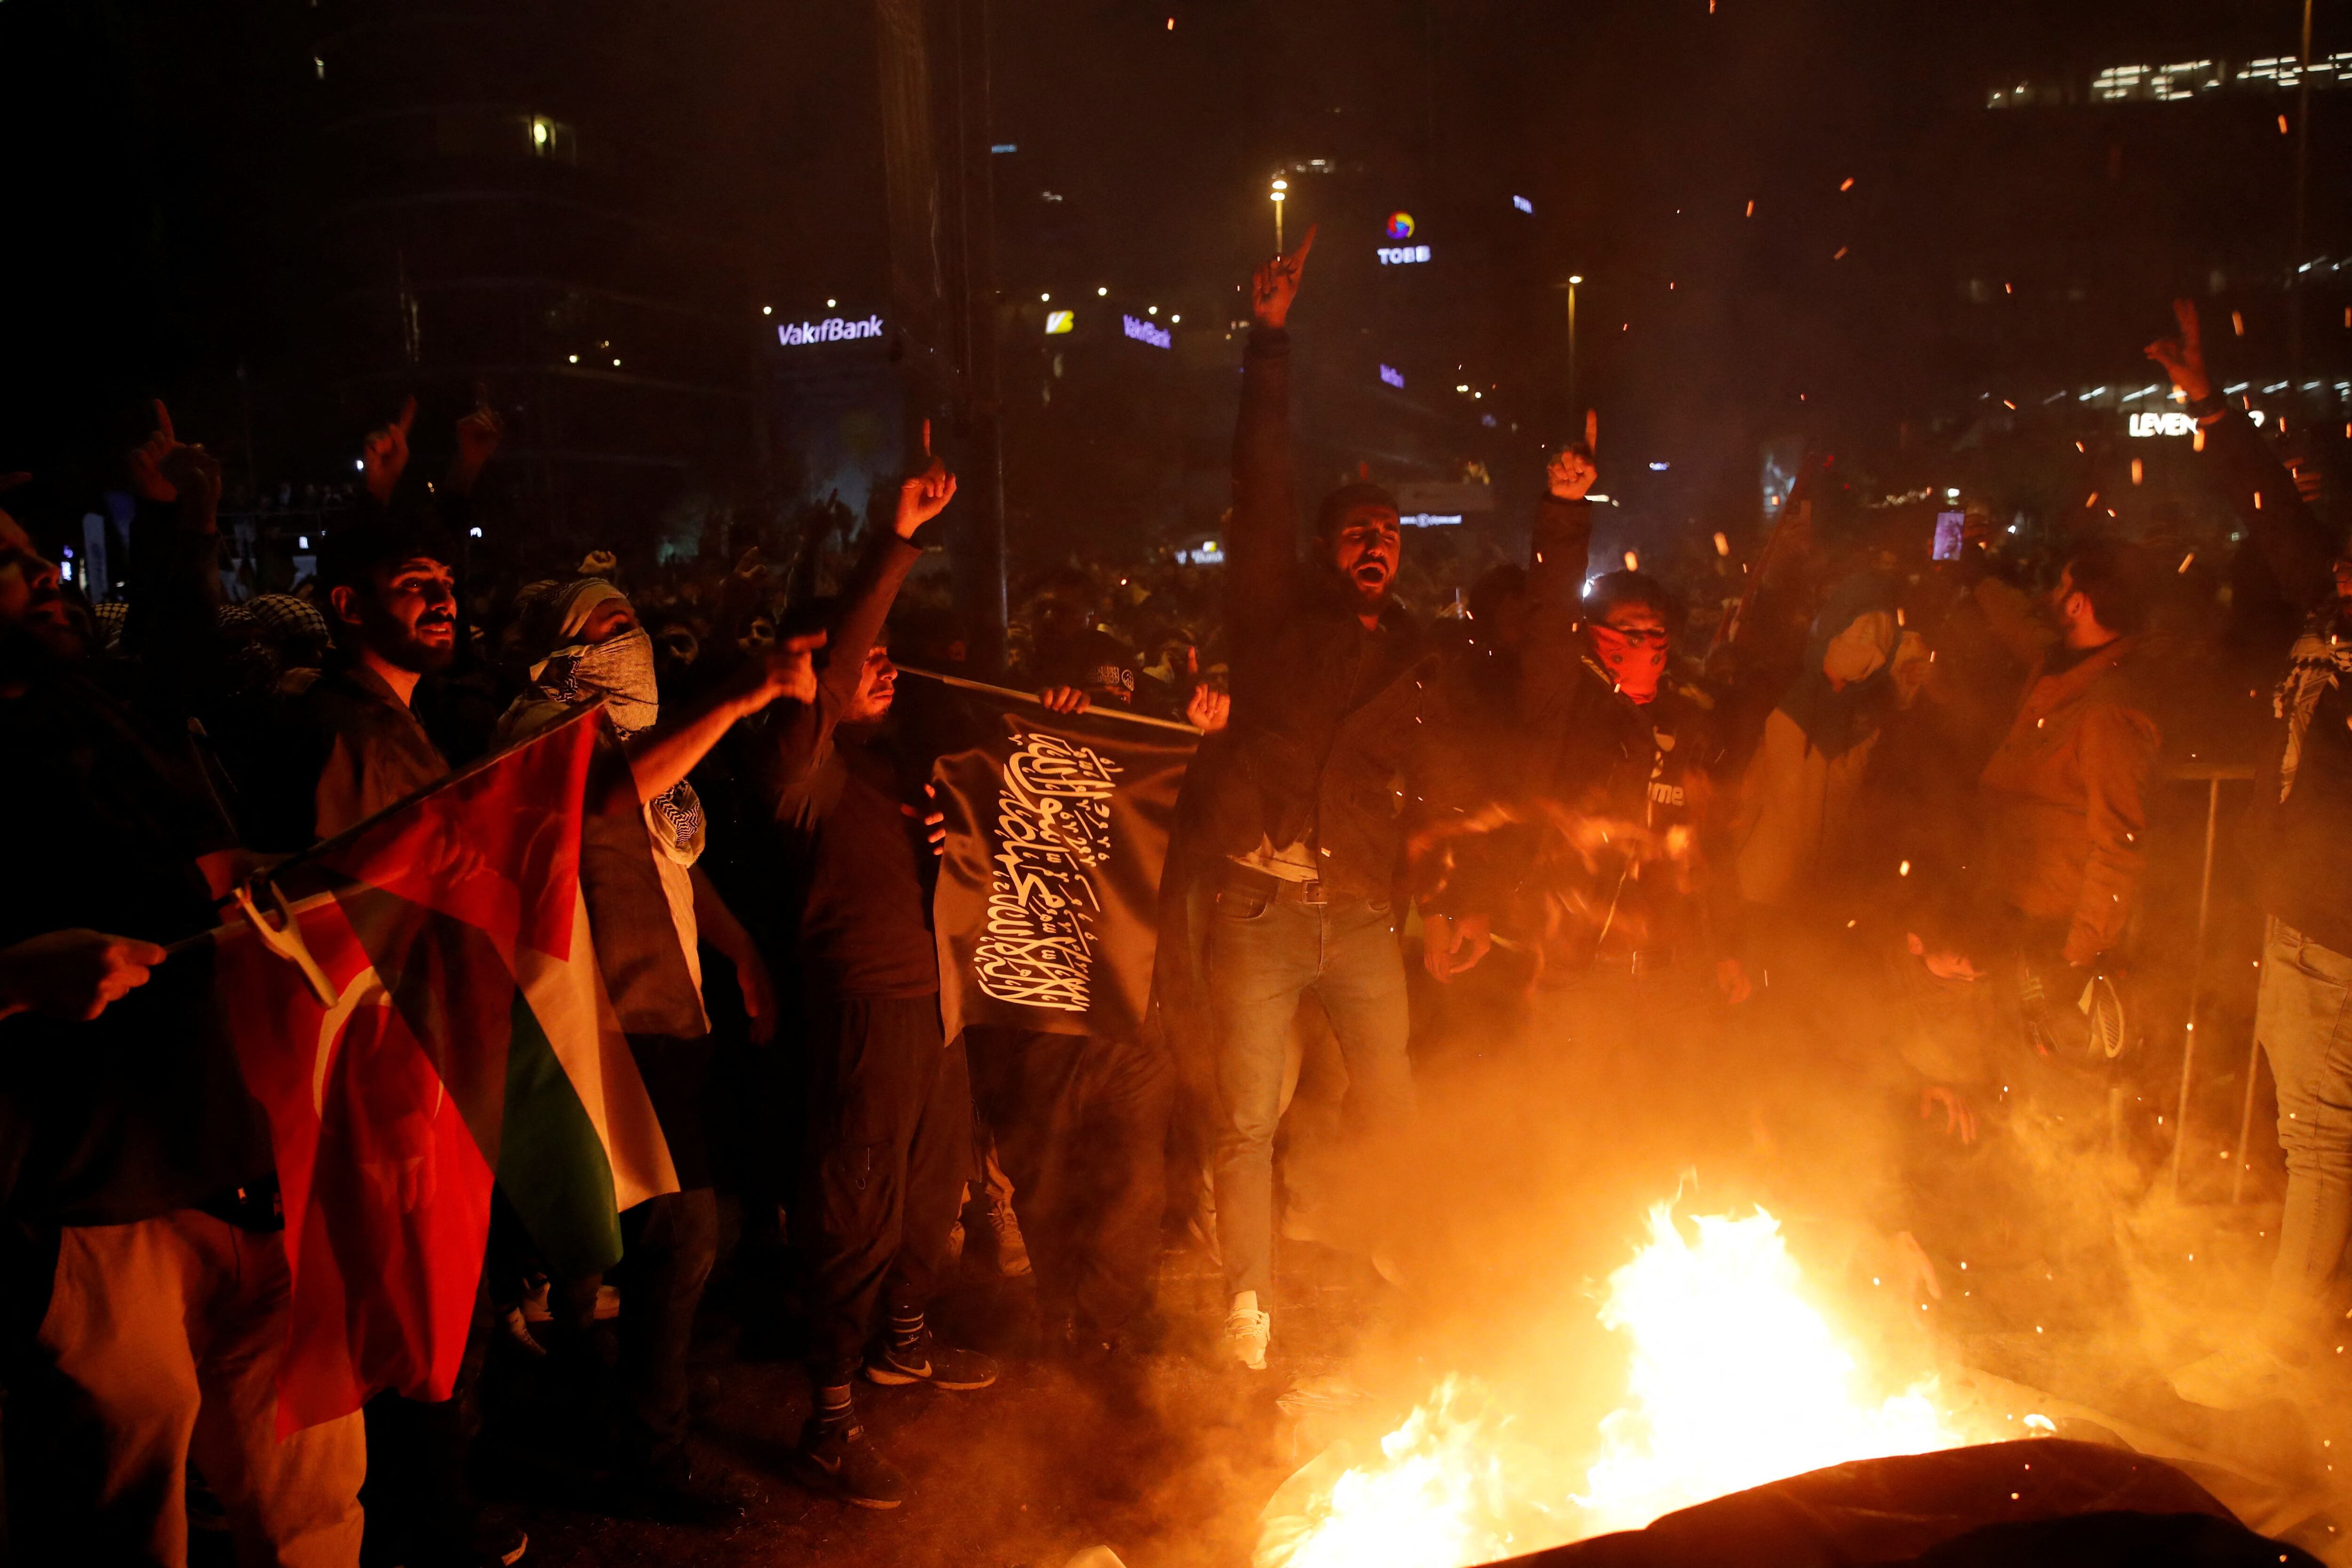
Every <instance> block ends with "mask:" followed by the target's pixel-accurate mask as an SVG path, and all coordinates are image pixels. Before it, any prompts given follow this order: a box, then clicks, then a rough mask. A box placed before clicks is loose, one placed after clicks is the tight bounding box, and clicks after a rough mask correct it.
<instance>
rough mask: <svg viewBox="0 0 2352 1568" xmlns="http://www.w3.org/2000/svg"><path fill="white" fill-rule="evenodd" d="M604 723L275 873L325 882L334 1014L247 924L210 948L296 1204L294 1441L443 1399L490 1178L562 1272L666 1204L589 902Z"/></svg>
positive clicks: (301, 904)
mask: <svg viewBox="0 0 2352 1568" xmlns="http://www.w3.org/2000/svg"><path fill="white" fill-rule="evenodd" d="M604 723H605V721H604V719H603V718H602V716H601V714H599V713H598V712H597V710H593V709H587V710H582V713H581V714H580V715H579V716H578V717H576V718H574V719H571V720H567V721H564V722H562V724H559V725H557V726H554V727H552V728H550V729H548V730H545V731H541V732H540V733H538V734H537V735H534V736H532V737H530V739H529V740H526V741H524V742H521V743H520V744H519V745H517V746H515V747H513V748H511V749H510V750H508V751H506V752H500V753H499V754H498V755H497V756H495V757H493V758H491V759H489V760H488V761H487V762H485V763H480V764H478V765H477V766H475V767H472V768H469V769H467V771H465V772H463V773H458V774H456V775H454V776H453V777H451V778H449V779H447V780H446V781H444V782H443V783H441V784H437V785H436V786H435V787H434V788H432V789H431V790H429V791H426V792H425V793H423V794H421V795H417V796H415V797H412V798H411V799H410V800H408V801H406V802H404V803H403V804H401V805H397V806H395V807H394V808H392V809H391V810H389V811H386V812H384V813H382V814H381V815H379V816H375V817H373V818H371V819H370V820H369V821H367V822H365V823H362V824H361V825H360V826H359V827H357V828H355V829H353V830H352V832H351V833H349V834H345V835H341V836H339V837H337V838H335V839H333V840H331V841H330V842H329V843H327V844H325V845H322V846H320V847H319V848H318V849H315V850H313V851H311V852H310V855H309V856H307V857H305V858H303V859H302V860H301V862H300V863H299V867H297V868H290V869H289V871H288V872H287V873H286V874H285V875H284V876H283V877H282V878H281V879H280V880H281V882H282V883H283V884H285V885H287V886H289V889H310V888H323V890H321V891H319V892H316V893H313V894H311V895H310V896H309V897H305V898H302V899H300V900H299V901H297V902H296V903H294V904H293V905H292V906H291V908H292V914H293V928H294V931H296V933H298V934H299V939H300V942H301V946H302V947H303V948H304V949H307V950H308V953H309V956H310V960H311V962H312V963H314V964H315V965H316V967H317V968H318V969H319V970H320V972H322V975H323V978H324V980H325V982H326V983H327V988H328V989H329V990H331V992H332V993H333V994H334V995H335V1001H334V1004H333V1005H332V1006H328V1005H323V1004H322V1003H321V1002H320V999H319V996H318V995H317V994H316V993H315V992H314V990H313V988H312V986H311V985H310V984H309V982H308V981H307V980H306V978H305V976H304V973H303V971H302V970H301V968H300V967H299V965H298V963H296V962H294V961H293V960H291V959H289V957H288V956H285V955H283V954H281V953H280V952H273V951H271V945H272V944H271V942H268V941H265V939H264V938H263V936H262V935H261V934H260V933H259V932H257V931H255V930H254V929H253V928H252V926H251V924H250V923H249V922H247V921H232V922H231V924H230V925H229V926H227V927H226V928H224V929H223V930H222V931H220V932H219V933H218V937H217V945H218V950H219V992H220V995H221V998H222V1002H223V1005H224V1007H225V1009H226V1016H227V1020H228V1026H229V1028H230V1031H231V1034H232V1037H234V1038H235V1040H236V1050H237V1058H238V1062H239V1064H240V1066H241V1067H242V1068H243V1070H244V1074H245V1079H246V1084H247V1088H248V1089H250V1090H251V1091H252V1093H253V1095H254V1098H255V1099H257V1100H259V1101H260V1102H261V1105H262V1108H263V1109H264V1110H266V1111H267V1112H268V1118H269V1128H270V1139H271V1142H272V1144H273V1145H274V1147H275V1150H276V1152H277V1159H278V1183H279V1185H280V1186H281V1188H282V1189H283V1190H284V1194H285V1205H286V1254H287V1261H288V1264H289V1268H291V1270H292V1273H293V1301H292V1320H293V1321H292V1326H291V1329H290V1331H289V1343H288V1345H287V1349H286V1354H285V1357H284V1359H283V1361H282V1363H281V1364H280V1366H279V1370H278V1431H279V1433H280V1435H281V1436H282V1435H283V1434H285V1433H288V1432H291V1431H295V1430H298V1429H299V1428H301V1427H304V1426H311V1425H314V1424H315V1423H318V1422H320V1421H327V1420H331V1419H333V1418H334V1417H336V1416H339V1415H347V1414H349V1413H350V1412H352V1411H353V1410H356V1409H358V1408H359V1406H360V1405H361V1403H362V1401H363V1400H365V1399H366V1398H367V1397H368V1396H369V1395H370V1394H373V1393H376V1392H377V1391H379V1390H382V1389H394V1390H397V1391H398V1392H400V1393H402V1394H408V1395H410V1396H412V1397H414V1398H417V1399H428V1400H432V1399H446V1398H448V1397H449V1395H450V1393H451V1390H452V1388H453V1386H454V1384H455V1382H456V1379H457V1363H458V1361H459V1359H460V1357H461V1356H462V1355H463V1353H464V1351H465V1345H466V1331H467V1324H468V1321H469V1320H470V1319H471V1317H472V1313H473V1305H474V1296H475V1291H476V1289H477V1288H478V1285H479V1283H480V1277H481V1269H482V1253H483V1247H484V1245H485V1243H486V1241H487V1238H488V1233H489V1220H490V1189H491V1185H492V1184H493V1182H494V1181H495V1182H496V1184H498V1185H499V1186H500V1187H502V1188H503V1189H504V1190H505V1192H506V1194H507V1197H508V1200H509V1202H510V1203H511V1204H512V1205H513V1206H514V1208H515V1209H516V1210H517V1211H518V1212H519V1213H520V1215H521V1217H522V1219H523V1222H524V1223H525V1225H526V1226H529V1228H530V1232H531V1236H532V1237H533V1239H534V1240H535V1241H536V1242H537V1243H538V1244H539V1247H540V1248H541V1251H542V1252H543V1253H544V1254H545V1255H546V1258H547V1260H548V1263H549V1265H550V1266H551V1268H554V1269H556V1270H557V1271H558V1272H559V1273H561V1274H563V1275H567V1276H574V1277H576V1276H579V1275H583V1274H591V1273H594V1272H597V1271H599V1270H602V1269H604V1268H610V1267H611V1266H612V1265H613V1264H614V1262H616V1261H617V1260H618V1259H619V1258H620V1255H621V1234H620V1222H619V1211H620V1210H622V1209H624V1208H627V1207H629V1206H630V1205H634V1204H637V1203H640V1202H643V1201H644V1200H645V1199H646V1198H648V1197H652V1196H654V1195H655V1194H659V1193H665V1192H675V1191H677V1175H676V1173H675V1172H674V1171H673V1170H672V1169H671V1165H670V1159H669V1152H668V1148H667V1145H666V1144H665V1143H664V1142H663V1140H662V1135H661V1129H660V1124H659V1122H658V1121H656V1119H655V1116H654V1110H653V1106H652V1102H651V1101H650V1100H647V1098H646V1090H645V1086H644V1083H643V1082H642V1081H641V1080H640V1079H639V1078H638V1076H637V1071H636V1067H635V1062H634V1061H633V1060H632V1058H631V1057H630V1055H629V1050H628V1045H627V1042H626V1040H625V1038H624V1037H623V1036H622V1034H621V1030H620V1026H619V1024H618V1021H617V1019H616V1018H615V1016H614V1012H613V1008H612V1005H611V1004H610V1002H609V1001H608V1000H607V999H606V997H605V993H604V982H603V980H602V978H601V977H600V975H599V973H598V971H597V967H596V962H595V956H594V953H593V950H592V948H591V946H590V942H589V930H588V912H587V905H586V903H585V901H584V900H583V896H582V893H581V888H580V841H581V826H582V821H583V815H584V813H585V812H586V811H587V810H589V809H592V807H591V805H590V804H589V803H590V802H591V800H592V798H593V796H592V787H591V786H592V779H591V772H592V763H593V757H594V752H595V751H596V742H597V737H598V735H599V733H600V731H603V729H604ZM626 804H627V807H628V808H629V809H631V810H634V808H635V792H634V790H632V791H630V792H629V793H628V799H627V803H626ZM278 945H279V946H285V945H286V943H285V942H284V940H283V939H282V938H280V939H278Z"/></svg>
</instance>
